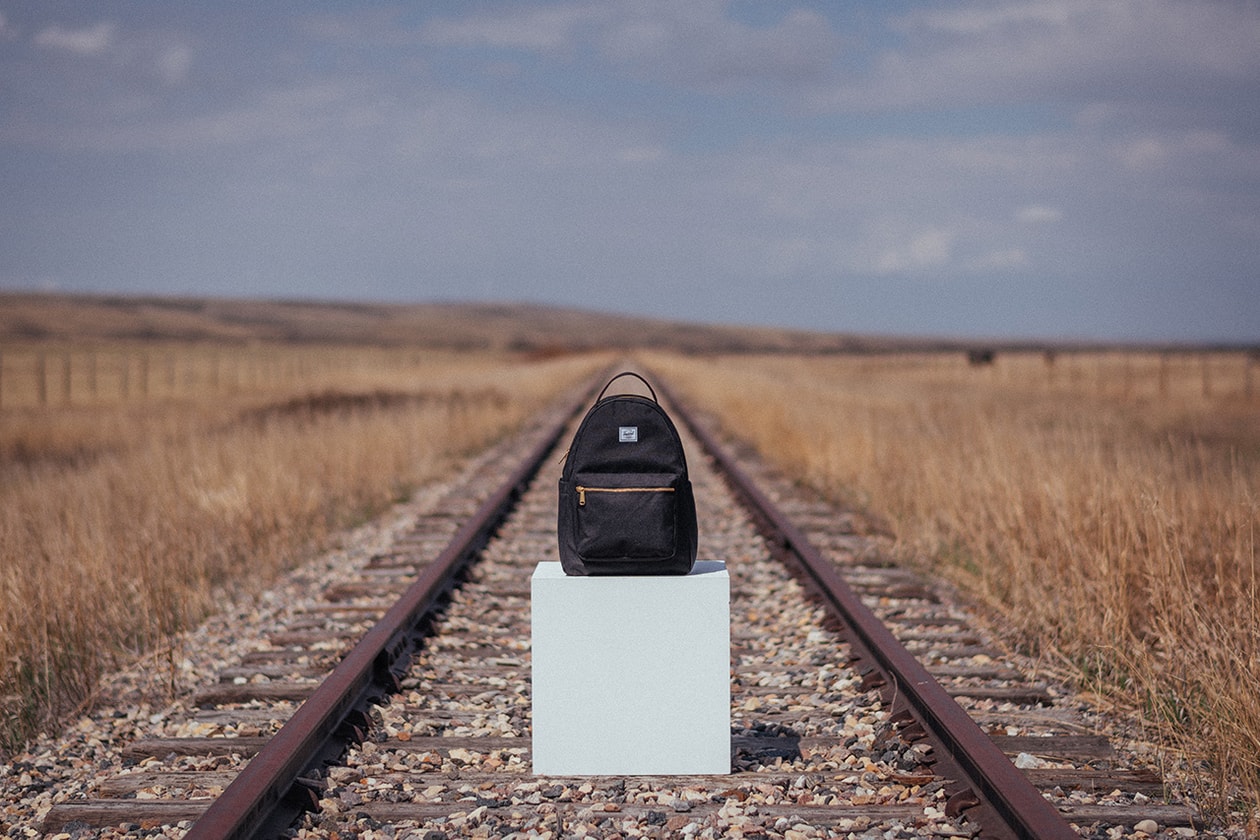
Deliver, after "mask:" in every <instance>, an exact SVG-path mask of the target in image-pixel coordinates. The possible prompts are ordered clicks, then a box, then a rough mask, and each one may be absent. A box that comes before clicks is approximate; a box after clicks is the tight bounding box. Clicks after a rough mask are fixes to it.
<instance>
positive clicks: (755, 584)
mask: <svg viewBox="0 0 1260 840" xmlns="http://www.w3.org/2000/svg"><path fill="white" fill-rule="evenodd" d="M601 384H602V383H601ZM589 398H590V394H589V393H584V394H583V395H582V397H581V398H580V399H578V400H576V401H573V402H571V403H568V404H566V405H563V406H559V407H557V408H556V409H555V410H554V411H553V412H552V413H551V414H549V415H547V416H546V417H544V418H540V419H539V421H538V422H537V423H536V424H535V425H534V427H532V428H531V429H529V430H528V431H527V432H525V433H524V434H523V435H522V436H521V437H520V438H518V439H517V440H514V441H510V442H507V443H505V444H504V445H502V446H500V447H499V448H498V449H497V450H495V451H492V452H489V453H487V454H486V455H485V456H484V457H483V458H481V459H480V461H479V462H478V463H475V464H474V465H473V467H472V468H471V469H470V470H469V471H468V472H467V473H466V474H465V475H464V476H463V477H462V478H461V480H460V481H458V482H456V483H454V484H453V485H452V486H451V487H450V488H449V490H448V491H447V492H446V494H445V496H444V497H443V498H441V499H439V500H437V502H436V503H434V504H433V505H431V506H430V508H429V509H428V510H427V511H426V512H424V513H423V514H422V515H420V516H419V517H418V518H417V519H416V521H415V524H414V526H413V527H412V528H411V529H410V530H409V531H407V532H406V533H404V534H402V535H400V536H399V537H398V538H397V539H396V540H395V541H394V543H393V544H392V545H391V546H390V547H389V548H388V549H387V550H384V551H381V552H379V553H378V554H377V555H375V556H374V557H373V558H372V559H371V560H370V561H369V562H367V563H366V564H364V565H363V567H362V568H361V569H360V570H359V574H358V576H357V578H354V579H347V580H341V581H339V582H337V583H336V584H335V585H333V586H330V587H329V588H327V589H326V590H325V591H324V592H323V593H322V595H321V596H320V597H319V598H318V599H315V600H313V601H312V602H310V603H307V604H304V605H300V606H299V607H297V608H295V609H293V610H292V611H291V613H290V618H289V622H288V627H287V628H286V629H285V630H283V631H277V632H274V633H272V634H271V635H270V637H269V638H267V639H265V640H260V641H259V644H258V646H257V649H256V650H255V651H253V652H251V653H249V654H247V655H245V656H242V657H241V658H240V661H239V662H238V663H236V664H235V665H233V666H232V667H230V668H227V669H225V670H224V671H223V672H222V673H221V674H220V677H219V682H218V683H217V684H215V685H208V686H205V687H204V688H203V690H202V691H200V692H199V693H198V694H197V695H196V696H195V697H193V698H192V700H191V702H190V703H188V704H186V705H187V707H188V710H189V713H188V716H187V718H186V719H185V721H184V722H183V724H182V725H181V726H175V727H172V726H171V725H170V723H169V722H165V723H164V728H163V730H162V732H159V733H156V734H155V735H154V736H153V737H148V738H142V739H139V740H137V741H135V742H133V743H131V744H130V745H128V746H127V747H126V751H125V758H126V760H127V761H128V762H129V763H130V765H131V766H129V767H127V768H126V769H125V770H123V771H121V772H119V773H118V774H116V775H115V776H113V777H112V778H110V779H107V780H105V781H103V782H101V783H100V784H98V785H97V786H96V787H95V789H94V790H92V791H90V795H89V797H86V798H80V799H78V800H75V801H65V802H60V803H58V804H56V805H55V806H54V807H53V808H52V809H51V810H50V811H49V813H48V814H47V815H46V817H45V819H44V824H43V829H44V831H45V832H46V833H48V834H49V835H50V836H51V835H54V834H56V833H58V832H67V833H69V832H71V831H73V830H75V829H80V828H90V827H100V828H103V829H113V830H114V831H115V833H117V834H120V835H125V834H133V835H147V834H148V833H150V832H153V831H159V832H160V831H165V832H167V833H169V834H170V835H172V836H178V835H179V834H181V833H183V831H184V830H185V829H188V830H187V835H186V836H187V837H189V838H194V840H196V838H220V837H254V836H275V835H277V834H280V833H283V832H285V831H288V830H290V828H289V827H290V826H296V827H297V829H298V830H300V831H301V832H302V836H306V837H321V836H323V837H332V836H334V835H337V836H340V837H346V836H352V835H361V834H364V833H368V832H371V831H374V830H379V829H382V827H384V826H386V825H389V826H397V827H399V832H400V836H401V834H402V827H407V828H409V829H414V830H415V831H417V832H418V833H416V834H414V836H415V837H417V838H422V837H429V838H441V837H443V836H445V837H450V838H454V837H464V836H494V837H501V836H514V835H515V836H521V837H527V836H552V837H563V836H569V835H580V834H590V835H592V836H608V835H614V834H619V835H622V836H651V837H673V836H682V835H695V836H736V837H740V836H742V837H750V838H751V837H791V838H794V840H797V839H799V838H807V837H825V836H845V835H847V834H850V833H853V834H855V835H856V836H869V837H875V836H880V837H897V836H905V837H912V836H924V835H927V836H943V837H948V836H962V837H970V836H982V837H1078V836H1090V837H1092V836H1098V837H1110V836H1123V835H1124V834H1125V833H1129V832H1131V831H1132V830H1133V829H1134V828H1135V827H1136V828H1137V829H1140V830H1142V831H1144V832H1145V833H1147V834H1150V833H1154V832H1155V831H1156V830H1159V831H1167V832H1173V833H1175V832H1176V831H1177V830H1178V829H1182V830H1183V832H1184V831H1188V830H1190V828H1191V827H1192V826H1193V825H1194V820H1195V815H1194V813H1193V812H1192V811H1191V810H1190V809H1189V808H1186V807H1184V806H1181V805H1175V804H1174V805H1168V804H1162V803H1163V798H1164V793H1163V784H1162V781H1161V779H1160V778H1159V777H1158V776H1157V775H1155V774H1152V773H1150V772H1149V771H1146V770H1142V769H1137V768H1133V767H1131V766H1127V765H1126V764H1125V762H1124V761H1123V760H1122V758H1121V756H1119V755H1118V754H1117V752H1116V751H1115V749H1114V747H1113V745H1112V744H1111V743H1110V742H1109V740H1108V739H1107V737H1106V736H1105V735H1103V734H1099V733H1098V732H1097V731H1095V727H1094V724H1093V722H1092V721H1091V719H1090V718H1089V716H1088V715H1089V712H1088V709H1086V708H1085V707H1083V706H1081V704H1079V703H1076V702H1075V701H1073V700H1072V698H1070V697H1066V696H1060V695H1061V692H1059V691H1058V690H1057V689H1056V688H1055V687H1054V686H1051V685H1045V684H1041V683H1038V682H1035V681H1030V680H1028V679H1026V677H1025V674H1024V672H1023V671H1022V670H1021V669H1019V668H1016V667H1012V665H1011V664H1009V663H1007V662H1006V661H1004V657H1003V655H1002V654H1001V652H1000V651H999V650H997V649H995V648H994V647H993V646H991V645H989V644H988V643H987V642H986V640H985V638H984V637H983V634H981V633H979V632H977V631H976V630H975V629H974V628H973V626H972V623H971V622H970V621H969V619H968V616H967V615H966V613H965V611H963V610H962V609H960V608H959V607H957V606H955V605H953V603H952V602H951V599H950V598H949V597H948V594H947V593H944V594H943V592H942V591H941V590H939V589H938V588H936V587H934V586H933V585H932V584H931V583H930V582H926V581H924V580H922V579H920V578H919V577H917V576H916V575H914V574H912V573H909V572H907V571H905V570H902V569H899V568H897V567H895V566H893V565H891V564H890V563H889V562H887V560H886V559H885V557H886V555H885V554H884V552H882V551H881V550H880V538H879V536H878V535H873V534H870V533H865V532H864V530H865V529H863V528H862V527H860V523H859V522H858V521H857V520H856V519H855V517H854V516H853V515H852V514H850V513H847V512H844V511H840V510H837V509H836V508H835V507H834V506H832V505H830V504H828V503H826V502H824V501H822V500H821V499H819V498H816V497H811V496H810V495H809V494H807V493H806V492H805V491H803V490H801V489H800V488H798V487H794V486H792V485H791V484H790V483H789V482H787V481H786V480H784V479H783V478H782V477H781V476H776V475H775V474H774V473H773V472H772V471H771V470H769V469H768V468H767V467H766V466H765V465H764V464H762V463H761V462H759V461H758V459H756V458H755V457H754V456H753V455H752V454H751V453H748V452H741V451H738V450H736V449H734V448H733V447H732V446H731V445H729V444H724V443H722V442H721V441H719V440H718V439H716V438H715V437H714V436H713V435H712V433H711V432H710V431H709V429H710V428H711V427H712V424H711V423H709V422H708V421H704V420H702V419H698V418H694V417H691V416H690V415H689V414H685V413H683V407H682V406H681V405H680V404H678V403H674V404H673V405H672V407H671V410H672V411H673V412H674V413H675V416H676V417H680V418H684V419H685V420H686V422H685V423H682V424H680V426H682V427H685V428H682V429H680V430H682V431H683V432H684V440H685V444H686V446H687V449H688V453H689V463H690V465H691V472H692V480H693V482H694V483H695V485H696V496H697V504H698V508H699V514H700V529H701V558H702V559H722V560H725V561H726V562H727V564H728V568H729V571H730V574H731V597H732V601H731V617H732V634H731V640H732V651H731V656H732V684H731V698H732V772H731V774H730V775H717V776H678V777H664V776H635V777H572V778H562V777H538V776H534V775H532V770H531V766H530V749H529V746H530V729H529V726H530V706H529V693H530V685H529V638H530V629H529V578H530V575H531V573H532V572H533V569H534V567H535V565H536V564H537V563H538V562H539V561H540V560H550V559H553V558H554V554H555V521H556V513H555V505H556V498H555V496H556V494H555V478H556V475H553V473H557V474H558V468H557V469H555V470H549V469H547V466H548V465H554V464H555V463H556V462H557V461H558V459H559V453H560V452H562V451H563V448H564V446H565V445H567V440H568V437H569V436H570V435H571V433H572V429H573V426H574V425H575V423H576V420H577V417H578V415H577V412H578V411H579V410H580V409H581V408H583V407H585V405H586V402H587V400H589ZM522 453H528V454H527V457H525V458H523V459H522V458H521V454H522ZM733 453H735V454H733ZM540 466H541V467H542V469H541V471H540V470H539V468H540ZM505 477H507V480H506V481H504V478H505ZM171 731H174V732H178V733H179V735H178V737H175V736H171V735H169V734H166V733H168V732H171ZM189 733H194V734H189ZM196 733H204V734H196ZM1012 761H1013V762H1014V763H1012ZM1016 764H1018V765H1020V768H1021V769H1017V768H1016V766H1015V765H1016ZM163 826H165V827H166V828H165V829H163V828H162V827H163ZM105 834H106V836H109V832H106V833H105ZM382 836H384V835H382Z"/></svg>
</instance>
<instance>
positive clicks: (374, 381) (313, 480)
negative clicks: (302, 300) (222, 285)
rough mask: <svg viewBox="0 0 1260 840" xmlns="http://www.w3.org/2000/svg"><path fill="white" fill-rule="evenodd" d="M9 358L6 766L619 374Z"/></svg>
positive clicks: (2, 479) (194, 348) (116, 351)
mask: <svg viewBox="0 0 1260 840" xmlns="http://www.w3.org/2000/svg"><path fill="white" fill-rule="evenodd" d="M7 350H8V352H7V353H5V356H6V358H7V362H8V364H7V367H6V369H5V372H6V373H7V380H6V381H4V382H3V383H0V386H2V387H3V398H4V403H3V407H0V753H3V752H4V751H6V750H9V749H13V748H16V747H17V746H19V745H20V744H21V743H22V742H23V740H24V739H25V738H28V737H29V736H30V735H31V734H33V733H35V732H37V731H40V730H41V729H43V728H45V727H48V726H52V725H55V723H56V721H58V720H59V719H62V718H64V716H65V715H66V714H69V713H72V712H73V711H74V710H75V709H76V708H78V707H80V705H81V704H82V703H84V702H85V701H86V700H87V699H89V698H90V697H91V695H92V692H93V688H94V686H95V684H96V682H97V680H98V679H99V677H100V676H101V675H102V674H103V673H104V672H106V671H107V670H109V669H112V668H115V667H117V666H118V665H120V664H123V663H126V662H127V661H129V660H131V659H133V658H134V657H136V656H139V655H142V654H152V653H154V652H155V651H160V650H162V648H163V645H169V640H170V638H171V637H172V635H173V634H175V633H178V632H179V631H181V630H184V629H187V628H188V627H190V626H192V625H193V624H195V623H196V622H198V621H199V620H200V619H201V618H203V617H204V616H206V615H207V614H208V613H209V612H210V611H212V610H214V609H215V608H216V607H217V606H221V605H222V604H223V603H224V602H225V599H227V598H248V597H250V596H251V594H252V593H254V592H257V591H259V590H261V589H263V588H265V587H266V585H267V583H268V582H269V581H271V580H273V579H274V578H275V576H276V575H278V574H279V573H280V572H281V571H283V570H284V569H285V568H287V567H289V566H291V565H292V563H293V562H295V561H296V560H298V559H300V558H301V557H303V556H304V555H305V553H308V552H309V551H310V550H312V549H313V548H316V547H318V546H319V545H321V544H322V543H323V542H324V541H325V540H326V539H327V537H328V536H329V534H330V533H331V532H333V531H334V530H335V529H338V528H342V527H345V526H348V525H352V524H354V523H356V522H358V521H362V520H364V519H366V518H368V517H371V516H373V515H374V514H375V513H377V512H379V511H381V510H383V509H384V508H385V507H387V506H388V505H389V504H390V503H392V502H394V501H396V500H399V499H402V498H405V497H407V496H408V495H409V493H410V492H411V491H412V490H413V489H415V488H416V487H418V486H420V485H422V484H424V483H425V482H430V481H433V480H436V479H439V478H442V477H445V475H446V474H447V473H448V472H449V471H450V470H451V469H452V468H453V464H454V462H455V459H456V458H458V457H459V456H461V455H463V454H466V453H469V452H471V451H474V450H476V449H478V448H481V447H483V446H485V445H487V444H488V443H489V442H491V441H492V440H493V439H495V438H496V437H498V436H501V435H503V434H505V433H506V432H508V431H509V430H511V429H512V428H513V427H515V426H516V425H518V424H519V423H520V422H521V421H522V420H524V419H525V418H527V417H529V416H531V415H532V414H533V413H534V412H536V411H537V410H538V408H539V407H541V405H542V404H543V403H544V402H545V401H547V400H549V399H552V398H554V397H555V396H556V395H557V393H558V391H559V390H560V389H562V388H567V387H570V386H572V385H573V384H575V383H577V382H580V381H583V380H584V379H586V378H589V376H590V375H592V373H593V371H594V370H595V368H596V367H597V366H599V365H600V364H604V363H606V359H601V358H597V357H575V356H569V357H565V358H559V359H550V360H540V359H537V358H531V357H522V356H520V355H519V354H518V355H510V354H505V353H503V352H500V351H474V352H464V353H458V354H457V353H454V352H451V351H443V350H432V349H410V350H406V351H403V350H398V349H396V348H395V349H381V348H373V347H361V346H360V347H349V346H322V345H316V346H311V347H294V346H292V345H288V344H250V345H237V344H227V345H205V344H198V345H184V346H180V345H176V344H162V345H155V344H136V343H135V342H128V343H118V344H109V343H103V344H102V343H99V342H93V343H91V344H87V345H74V344H66V343H59V344H55V345H45V346H33V345H30V344H29V343H28V344H24V345H20V346H17V347H16V348H15V346H14V345H12V344H11V345H9V346H8V348H7ZM41 357H42V358H43V359H44V361H43V362H42V369H41V363H40V361H39V360H40V358H41ZM37 370H38V371H39V376H38V377H36V376H33V375H32V371H37Z"/></svg>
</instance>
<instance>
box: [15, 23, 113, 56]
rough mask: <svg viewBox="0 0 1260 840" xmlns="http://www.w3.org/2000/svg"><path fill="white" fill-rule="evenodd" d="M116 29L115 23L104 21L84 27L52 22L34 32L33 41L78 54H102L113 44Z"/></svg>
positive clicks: (40, 44) (43, 45)
mask: <svg viewBox="0 0 1260 840" xmlns="http://www.w3.org/2000/svg"><path fill="white" fill-rule="evenodd" d="M117 29H118V27H117V26H116V25H115V24H113V23H109V22H104V21H103V22H101V23H97V24H95V25H93V26H89V27H87V28H84V29H67V28H65V27H63V26H61V25H59V24H52V25H51V26H47V27H45V28H43V29H41V30H40V31H39V32H38V33H36V34H35V43H36V44H38V45H39V46H41V47H52V48H53V49H58V50H65V51H66V52H72V53H76V54H78V55H87V56H94V55H102V54H103V53H105V52H106V51H107V50H108V49H109V48H110V47H111V46H113V45H114V43H115V40H114V39H115V35H116V33H117Z"/></svg>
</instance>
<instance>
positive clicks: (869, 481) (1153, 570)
mask: <svg viewBox="0 0 1260 840" xmlns="http://www.w3.org/2000/svg"><path fill="white" fill-rule="evenodd" d="M653 364H654V365H656V366H657V367H658V368H659V369H660V370H661V371H662V372H665V373H668V374H669V375H670V377H671V379H676V380H677V382H678V384H679V387H680V389H681V390H683V391H684V392H685V393H687V394H689V395H690V396H691V397H693V398H694V399H696V400H697V401H698V402H699V403H700V404H702V405H704V406H706V407H707V408H708V409H710V410H712V411H714V412H715V413H716V414H718V415H719V416H720V417H721V418H723V421H724V423H725V424H726V426H727V428H728V430H729V431H730V432H731V433H732V434H734V435H736V436H737V437H740V438H743V439H745V440H748V441H750V442H752V443H753V444H754V445H755V446H756V447H757V448H758V449H760V450H761V451H762V452H763V453H765V454H766V455H767V456H769V457H771V458H772V459H774V460H776V461H777V462H778V463H779V465H780V466H781V467H782V468H783V469H785V470H787V471H788V472H789V473H790V474H794V475H796V476H799V478H800V480H801V481H802V482H806V483H808V484H811V485H813V486H815V487H817V488H820V489H821V490H822V491H824V492H825V493H828V494H830V495H831V496H833V497H836V498H839V499H843V500H845V501H848V502H852V503H856V504H857V505H859V506H861V507H862V508H865V509H867V510H869V511H872V512H874V513H875V514H877V515H878V516H880V517H882V518H884V519H886V520H887V521H889V522H890V523H891V527H892V530H893V531H894V532H895V534H896V537H897V547H898V548H897V550H898V553H899V554H900V556H901V558H902V559H903V560H904V561H906V562H911V563H914V564H918V565H920V566H923V567H926V568H927V569H928V570H929V571H931V572H933V573H937V572H939V573H943V574H945V575H946V576H948V577H949V578H952V579H953V580H954V581H955V582H957V584H958V585H959V586H960V587H961V588H962V589H964V590H965V591H966V592H968V593H970V594H971V595H972V596H973V597H974V598H976V599H979V600H980V601H982V602H983V603H985V604H987V605H988V606H989V607H991V609H992V611H993V614H994V616H995V617H996V618H995V625H996V626H997V627H998V628H999V629H1000V630H1001V631H1002V633H1003V634H1004V635H1005V637H1006V638H1007V639H1009V640H1011V641H1012V643H1014V644H1017V645H1018V646H1019V647H1020V648H1022V649H1023V650H1024V651H1026V652H1029V653H1031V654H1033V655H1034V656H1037V657H1040V659H1041V660H1042V661H1043V662H1044V663H1045V664H1046V667H1047V668H1048V669H1051V670H1053V671H1055V672H1057V673H1060V674H1067V675H1069V676H1070V677H1071V678H1072V679H1074V680H1076V681H1077V683H1078V684H1079V685H1080V686H1081V687H1082V688H1084V689H1086V690H1089V691H1093V692H1096V693H1097V694H1098V695H1099V696H1100V697H1103V698H1107V699H1108V700H1109V701H1110V702H1113V703H1115V704H1116V708H1118V709H1119V710H1121V711H1122V712H1123V713H1124V714H1125V715H1126V716H1129V717H1131V718H1133V719H1135V720H1137V721H1139V722H1140V723H1141V724H1143V725H1144V726H1145V727H1146V729H1147V732H1148V733H1150V735H1151V737H1152V738H1153V739H1157V740H1158V741H1159V742H1160V743H1161V744H1163V745H1164V747H1165V749H1166V750H1167V752H1166V753H1165V755H1167V756H1172V757H1179V758H1184V759H1185V761H1186V762H1188V764H1189V765H1191V766H1195V767H1196V768H1197V767H1200V766H1202V767H1209V768H1211V769H1210V771H1209V773H1208V778H1207V780H1206V783H1205V784H1204V787H1203V789H1202V790H1200V791H1199V792H1198V794H1199V796H1200V797H1201V801H1203V802H1207V803H1210V804H1211V805H1212V806H1213V807H1215V808H1220V809H1225V808H1229V807H1232V806H1239V805H1241V807H1243V808H1244V809H1250V810H1252V811H1253V813H1257V814H1260V812H1257V811H1256V809H1257V806H1260V632H1258V628H1260V577H1258V573H1257V553H1256V543H1257V537H1258V536H1260V393H1257V390H1256V389H1257V388H1260V361H1258V360H1257V359H1255V358H1254V357H1249V356H1247V355H1244V354H1241V353H1235V354H1227V353H1219V354H1212V355H1198V354H1181V355H1157V354H1152V355H1140V354H1119V353H1112V354H1088V355H1072V354H1059V355H1057V356H1054V357H1047V356H1044V355H1042V354H1024V355H1006V354H1001V353H999V354H998V356H997V358H996V359H995V360H994V362H993V363H992V364H989V365H982V366H975V365H969V364H968V363H967V361H966V359H965V358H964V357H963V355H962V354H953V355H937V356H913V355H907V356H880V357H852V356H850V357H831V358H819V357H812V358H805V357H785V356H772V357H748V356H744V357H726V358H709V359H681V358H678V357H661V358H656V359H654V361H653ZM1253 377H1254V378H1255V381H1254V382H1253ZM1231 797H1234V799H1232V801H1231Z"/></svg>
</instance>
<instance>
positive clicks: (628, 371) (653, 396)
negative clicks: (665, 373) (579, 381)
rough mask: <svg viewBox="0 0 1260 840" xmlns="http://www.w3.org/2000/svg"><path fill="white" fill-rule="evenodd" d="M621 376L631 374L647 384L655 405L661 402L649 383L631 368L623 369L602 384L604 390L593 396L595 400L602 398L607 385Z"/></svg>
mask: <svg viewBox="0 0 1260 840" xmlns="http://www.w3.org/2000/svg"><path fill="white" fill-rule="evenodd" d="M623 376H633V377H634V378H635V379H637V380H639V381H640V382H642V383H643V384H644V385H646V386H647V389H648V393H650V394H651V395H652V402H654V403H656V404H657V405H660V404H661V401H660V400H658V399H657V398H656V391H654V390H652V386H651V384H650V383H649V382H648V381H647V380H646V379H644V378H643V377H642V376H639V374H637V373H635V372H634V371H632V370H623V371H622V372H621V373H619V374H617V375H616V376H614V377H613V378H612V379H609V380H608V384H607V385H605V386H604V390H603V391H600V392H599V396H598V397H596V398H595V402H599V401H600V400H602V399H603V398H604V394H605V393H606V392H607V391H608V386H609V385H611V384H613V383H614V382H616V381H617V380H618V379H620V378H621V377H623Z"/></svg>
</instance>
